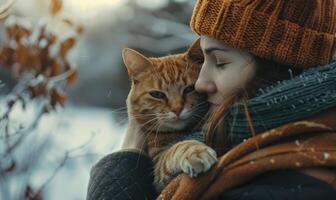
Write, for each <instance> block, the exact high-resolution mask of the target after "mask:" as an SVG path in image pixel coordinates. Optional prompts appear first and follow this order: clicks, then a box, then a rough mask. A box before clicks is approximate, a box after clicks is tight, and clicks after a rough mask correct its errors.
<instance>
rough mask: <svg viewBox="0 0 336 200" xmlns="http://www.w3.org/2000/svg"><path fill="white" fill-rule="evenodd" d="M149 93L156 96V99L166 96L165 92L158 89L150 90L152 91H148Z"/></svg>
mask: <svg viewBox="0 0 336 200" xmlns="http://www.w3.org/2000/svg"><path fill="white" fill-rule="evenodd" d="M149 94H150V95H151V96H152V97H154V98H157V99H165V98H166V94H165V93H163V92H160V91H152V92H149Z"/></svg>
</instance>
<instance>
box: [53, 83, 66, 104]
mask: <svg viewBox="0 0 336 200" xmlns="http://www.w3.org/2000/svg"><path fill="white" fill-rule="evenodd" d="M66 98H67V97H66V95H65V93H64V92H62V91H60V90H58V89H56V88H52V89H51V94H50V104H51V106H52V107H54V108H55V106H56V105H61V106H64V103H65V101H66Z"/></svg>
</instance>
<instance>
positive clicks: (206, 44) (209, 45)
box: [201, 35, 235, 51]
mask: <svg viewBox="0 0 336 200" xmlns="http://www.w3.org/2000/svg"><path fill="white" fill-rule="evenodd" d="M201 48H202V50H203V51H205V50H206V49H214V48H217V49H221V50H224V51H234V50H235V49H234V48H232V47H230V46H228V45H227V44H225V43H224V42H222V41H219V40H216V39H214V38H211V37H209V36H206V35H202V36H201Z"/></svg>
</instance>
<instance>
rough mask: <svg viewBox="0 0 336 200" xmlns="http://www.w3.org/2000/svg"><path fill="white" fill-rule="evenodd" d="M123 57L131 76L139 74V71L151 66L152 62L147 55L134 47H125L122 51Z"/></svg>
mask: <svg viewBox="0 0 336 200" xmlns="http://www.w3.org/2000/svg"><path fill="white" fill-rule="evenodd" d="M122 57H123V60H124V63H125V65H126V68H127V72H128V75H129V76H130V77H135V76H137V75H138V74H139V73H141V72H143V71H144V70H145V69H146V68H148V67H149V66H151V62H150V60H149V59H148V58H147V57H146V56H144V55H142V54H141V53H139V52H137V51H135V50H133V49H129V48H124V49H123V51H122Z"/></svg>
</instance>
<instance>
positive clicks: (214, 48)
mask: <svg viewBox="0 0 336 200" xmlns="http://www.w3.org/2000/svg"><path fill="white" fill-rule="evenodd" d="M213 51H229V49H227V48H219V47H209V48H206V49H204V53H205V54H210V53H211V52H213Z"/></svg>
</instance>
